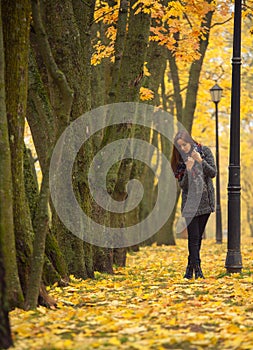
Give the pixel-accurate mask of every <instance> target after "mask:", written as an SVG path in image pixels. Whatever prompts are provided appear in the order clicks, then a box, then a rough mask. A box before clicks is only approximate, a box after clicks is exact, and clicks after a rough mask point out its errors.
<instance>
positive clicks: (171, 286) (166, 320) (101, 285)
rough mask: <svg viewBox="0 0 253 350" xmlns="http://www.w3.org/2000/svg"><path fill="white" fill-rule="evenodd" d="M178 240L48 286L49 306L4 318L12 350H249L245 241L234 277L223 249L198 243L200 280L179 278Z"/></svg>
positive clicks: (248, 251)
mask: <svg viewBox="0 0 253 350" xmlns="http://www.w3.org/2000/svg"><path fill="white" fill-rule="evenodd" d="M186 243H187V242H186V240H178V245H177V246H173V247H166V246H162V247H157V246H155V245H153V246H152V247H143V248H141V250H140V252H137V253H132V254H130V255H129V256H128V259H127V266H126V268H116V269H115V274H114V275H113V276H107V275H104V274H101V273H96V277H95V280H87V281H81V280H78V279H75V278H73V277H72V281H71V283H70V285H69V286H67V287H65V288H60V287H57V286H53V287H52V288H51V289H50V295H52V296H53V297H54V298H56V299H57V301H58V306H57V308H56V309H51V310H47V309H45V308H43V307H39V308H38V309H37V310H36V311H29V312H24V311H22V310H19V309H16V310H14V311H12V313H11V323H12V332H13V336H14V340H15V343H16V347H15V349H18V350H22V349H24V350H25V349H47V350H49V349H71V350H75V349H76V350H81V349H115V350H116V349H160V350H162V349H227V350H231V349H252V347H253V336H252V327H253V317H252V310H253V309H252V303H253V299H252V298H253V296H252V282H253V279H252V272H251V267H252V263H251V256H252V250H253V240H252V239H245V240H244V242H243V252H242V253H243V265H244V269H243V272H242V274H234V275H231V276H230V275H226V273H225V272H226V271H225V269H224V262H225V256H226V244H225V243H223V244H222V245H217V244H215V242H214V241H213V240H204V242H203V251H202V260H203V270H204V272H205V275H206V279H204V280H196V281H195V280H193V281H188V280H184V279H183V278H182V276H183V273H184V269H185V264H186V256H187V247H186Z"/></svg>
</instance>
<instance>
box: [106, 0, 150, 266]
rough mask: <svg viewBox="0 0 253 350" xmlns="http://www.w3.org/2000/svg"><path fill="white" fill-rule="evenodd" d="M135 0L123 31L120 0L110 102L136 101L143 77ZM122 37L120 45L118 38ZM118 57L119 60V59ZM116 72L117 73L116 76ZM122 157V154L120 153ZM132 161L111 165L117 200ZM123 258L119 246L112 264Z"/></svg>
mask: <svg viewBox="0 0 253 350" xmlns="http://www.w3.org/2000/svg"><path fill="white" fill-rule="evenodd" d="M134 5H136V1H135V0H132V1H130V2H129V6H130V14H129V17H128V23H127V28H128V30H127V33H126V34H125V30H126V11H127V8H126V3H125V2H122V3H121V9H122V13H120V17H119V19H120V22H119V27H120V28H118V42H117V41H116V44H117V46H116V48H117V52H116V54H117V57H116V58H117V59H116V60H115V69H114V80H113V85H112V89H111V95H110V97H111V99H113V101H114V102H134V101H136V102H137V101H139V89H140V86H141V81H142V78H143V70H144V68H143V66H144V63H145V60H146V56H147V46H148V39H149V31H150V16H149V15H148V14H146V13H144V12H142V11H140V12H139V13H138V14H136V13H135V12H136V10H137V8H133V7H134ZM123 37H125V40H124V43H125V45H124V47H122V43H121V40H122V38H123ZM120 58H121V61H120ZM116 73H117V74H118V76H117V75H116ZM113 129H114V131H112V134H113V133H114V132H115V133H116V134H117V138H123V137H129V136H130V137H131V135H132V136H133V135H134V133H135V132H136V130H135V129H134V128H133V129H131V130H128V128H126V126H125V125H122V126H121V127H120V128H119V126H117V128H113ZM122 156H123V155H122ZM132 169H133V162H132V161H130V160H127V159H126V160H123V161H121V162H119V163H118V165H115V166H114V167H113V172H114V173H113V172H112V174H111V175H112V176H111V178H112V179H114V180H113V181H115V182H114V184H110V185H109V187H110V188H111V189H112V196H113V198H115V199H117V200H124V198H125V190H126V189H125V188H126V184H127V182H128V181H129V179H130V177H131V173H132ZM113 221H114V222H117V226H118V227H120V226H122V225H125V223H126V216H125V215H121V216H119V215H115V214H113V213H112V214H111V222H113ZM125 261H126V249H122V248H120V250H118V251H117V248H116V250H115V263H117V264H119V265H123V264H124V263H125Z"/></svg>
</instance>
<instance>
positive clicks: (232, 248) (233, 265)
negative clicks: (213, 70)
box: [225, 0, 242, 272]
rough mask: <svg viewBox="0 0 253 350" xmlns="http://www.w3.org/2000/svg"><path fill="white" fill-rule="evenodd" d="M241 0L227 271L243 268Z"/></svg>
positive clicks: (237, 11) (232, 121)
mask: <svg viewBox="0 0 253 350" xmlns="http://www.w3.org/2000/svg"><path fill="white" fill-rule="evenodd" d="M241 7H242V0H235V13H234V34H233V57H232V90H231V117H230V157H229V168H228V170H229V179H228V251H227V257H226V263H225V267H226V269H227V272H240V271H241V269H242V257H241V251H240V244H241V185H240V85H241V77H240V74H241V17H242V14H241V11H242V9H241Z"/></svg>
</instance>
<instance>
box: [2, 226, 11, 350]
mask: <svg viewBox="0 0 253 350" xmlns="http://www.w3.org/2000/svg"><path fill="white" fill-rule="evenodd" d="M3 234H4V232H3V230H0V349H8V348H10V347H11V346H12V345H13V343H12V338H11V329H10V321H9V314H8V304H7V294H6V285H5V269H4V258H3V252H2V247H3V245H2V244H3Z"/></svg>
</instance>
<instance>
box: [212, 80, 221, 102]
mask: <svg viewBox="0 0 253 350" xmlns="http://www.w3.org/2000/svg"><path fill="white" fill-rule="evenodd" d="M222 90H223V89H222V88H221V87H220V86H219V85H218V84H215V85H214V86H213V87H212V88H211V89H210V93H211V97H212V101H213V102H220V100H221V94H222Z"/></svg>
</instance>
